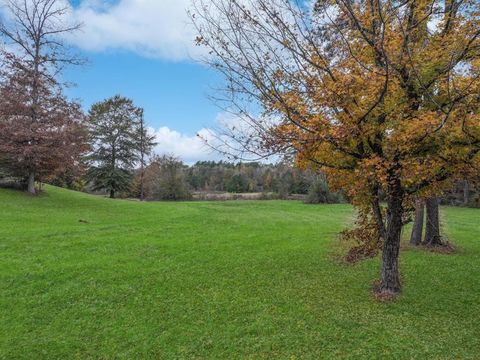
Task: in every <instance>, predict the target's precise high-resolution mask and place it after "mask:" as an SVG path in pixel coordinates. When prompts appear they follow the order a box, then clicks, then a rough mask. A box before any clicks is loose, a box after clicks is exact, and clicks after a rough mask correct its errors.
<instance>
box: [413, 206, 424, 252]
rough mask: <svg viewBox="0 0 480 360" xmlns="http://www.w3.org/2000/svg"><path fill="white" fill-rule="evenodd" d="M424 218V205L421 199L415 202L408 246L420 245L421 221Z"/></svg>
mask: <svg viewBox="0 0 480 360" xmlns="http://www.w3.org/2000/svg"><path fill="white" fill-rule="evenodd" d="M424 218H425V203H424V200H423V199H417V200H415V217H414V220H413V226H412V235H411V236H410V244H411V245H414V246H418V245H420V244H421V243H422V236H423V219H424Z"/></svg>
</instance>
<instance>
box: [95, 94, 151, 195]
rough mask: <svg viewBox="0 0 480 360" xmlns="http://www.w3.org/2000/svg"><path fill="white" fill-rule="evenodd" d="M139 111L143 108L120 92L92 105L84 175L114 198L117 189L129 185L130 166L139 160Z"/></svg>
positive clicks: (132, 166)
mask: <svg viewBox="0 0 480 360" xmlns="http://www.w3.org/2000/svg"><path fill="white" fill-rule="evenodd" d="M141 115H142V109H140V108H138V107H136V106H135V105H134V104H133V101H132V100H130V99H127V98H125V97H121V96H119V95H116V96H114V97H112V98H109V99H106V100H104V101H102V102H99V103H96V104H94V105H92V108H91V109H90V112H89V116H90V126H89V133H90V144H91V147H92V151H91V153H90V154H89V156H88V159H89V161H90V163H91V166H90V168H89V170H88V171H87V179H88V180H89V181H91V182H92V184H93V189H94V190H106V191H107V192H109V194H110V197H111V198H114V197H115V193H116V192H119V191H126V190H128V189H129V187H130V183H131V180H132V170H133V168H134V166H135V164H136V163H137V161H138V160H139V152H138V149H139V131H138V124H139V123H140V121H139V119H140V118H141ZM144 149H145V148H144Z"/></svg>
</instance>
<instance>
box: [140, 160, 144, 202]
mask: <svg viewBox="0 0 480 360" xmlns="http://www.w3.org/2000/svg"><path fill="white" fill-rule="evenodd" d="M141 171H142V172H141V174H140V201H143V200H144V199H145V185H144V182H145V170H144V169H143V165H142V170H141Z"/></svg>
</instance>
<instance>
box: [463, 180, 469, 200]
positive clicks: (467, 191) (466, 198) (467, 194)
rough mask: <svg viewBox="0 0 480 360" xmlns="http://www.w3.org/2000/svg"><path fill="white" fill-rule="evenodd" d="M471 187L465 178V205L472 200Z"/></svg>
mask: <svg viewBox="0 0 480 360" xmlns="http://www.w3.org/2000/svg"><path fill="white" fill-rule="evenodd" d="M469 197H470V189H469V186H468V181H467V180H465V182H464V184H463V205H465V206H467V205H468V203H469V202H470V199H469Z"/></svg>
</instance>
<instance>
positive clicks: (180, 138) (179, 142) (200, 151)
mask: <svg viewBox="0 0 480 360" xmlns="http://www.w3.org/2000/svg"><path fill="white" fill-rule="evenodd" d="M150 132H151V133H152V134H154V135H155V138H156V141H157V143H158V145H157V146H156V147H155V149H154V152H155V153H156V154H159V155H163V154H171V155H175V156H177V157H179V158H180V159H181V160H183V161H184V162H186V163H187V164H192V163H195V162H197V161H202V160H221V159H222V156H221V155H220V154H219V153H217V152H214V151H213V150H212V149H210V148H209V147H208V146H206V145H205V143H204V141H203V140H202V138H209V137H210V136H211V130H209V129H205V128H204V129H201V130H200V131H198V134H199V135H200V136H201V137H202V138H201V137H199V136H197V135H193V136H192V135H187V134H182V133H180V132H178V131H175V130H172V129H170V128H168V127H166V126H164V127H161V128H159V129H157V130H155V129H150Z"/></svg>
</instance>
